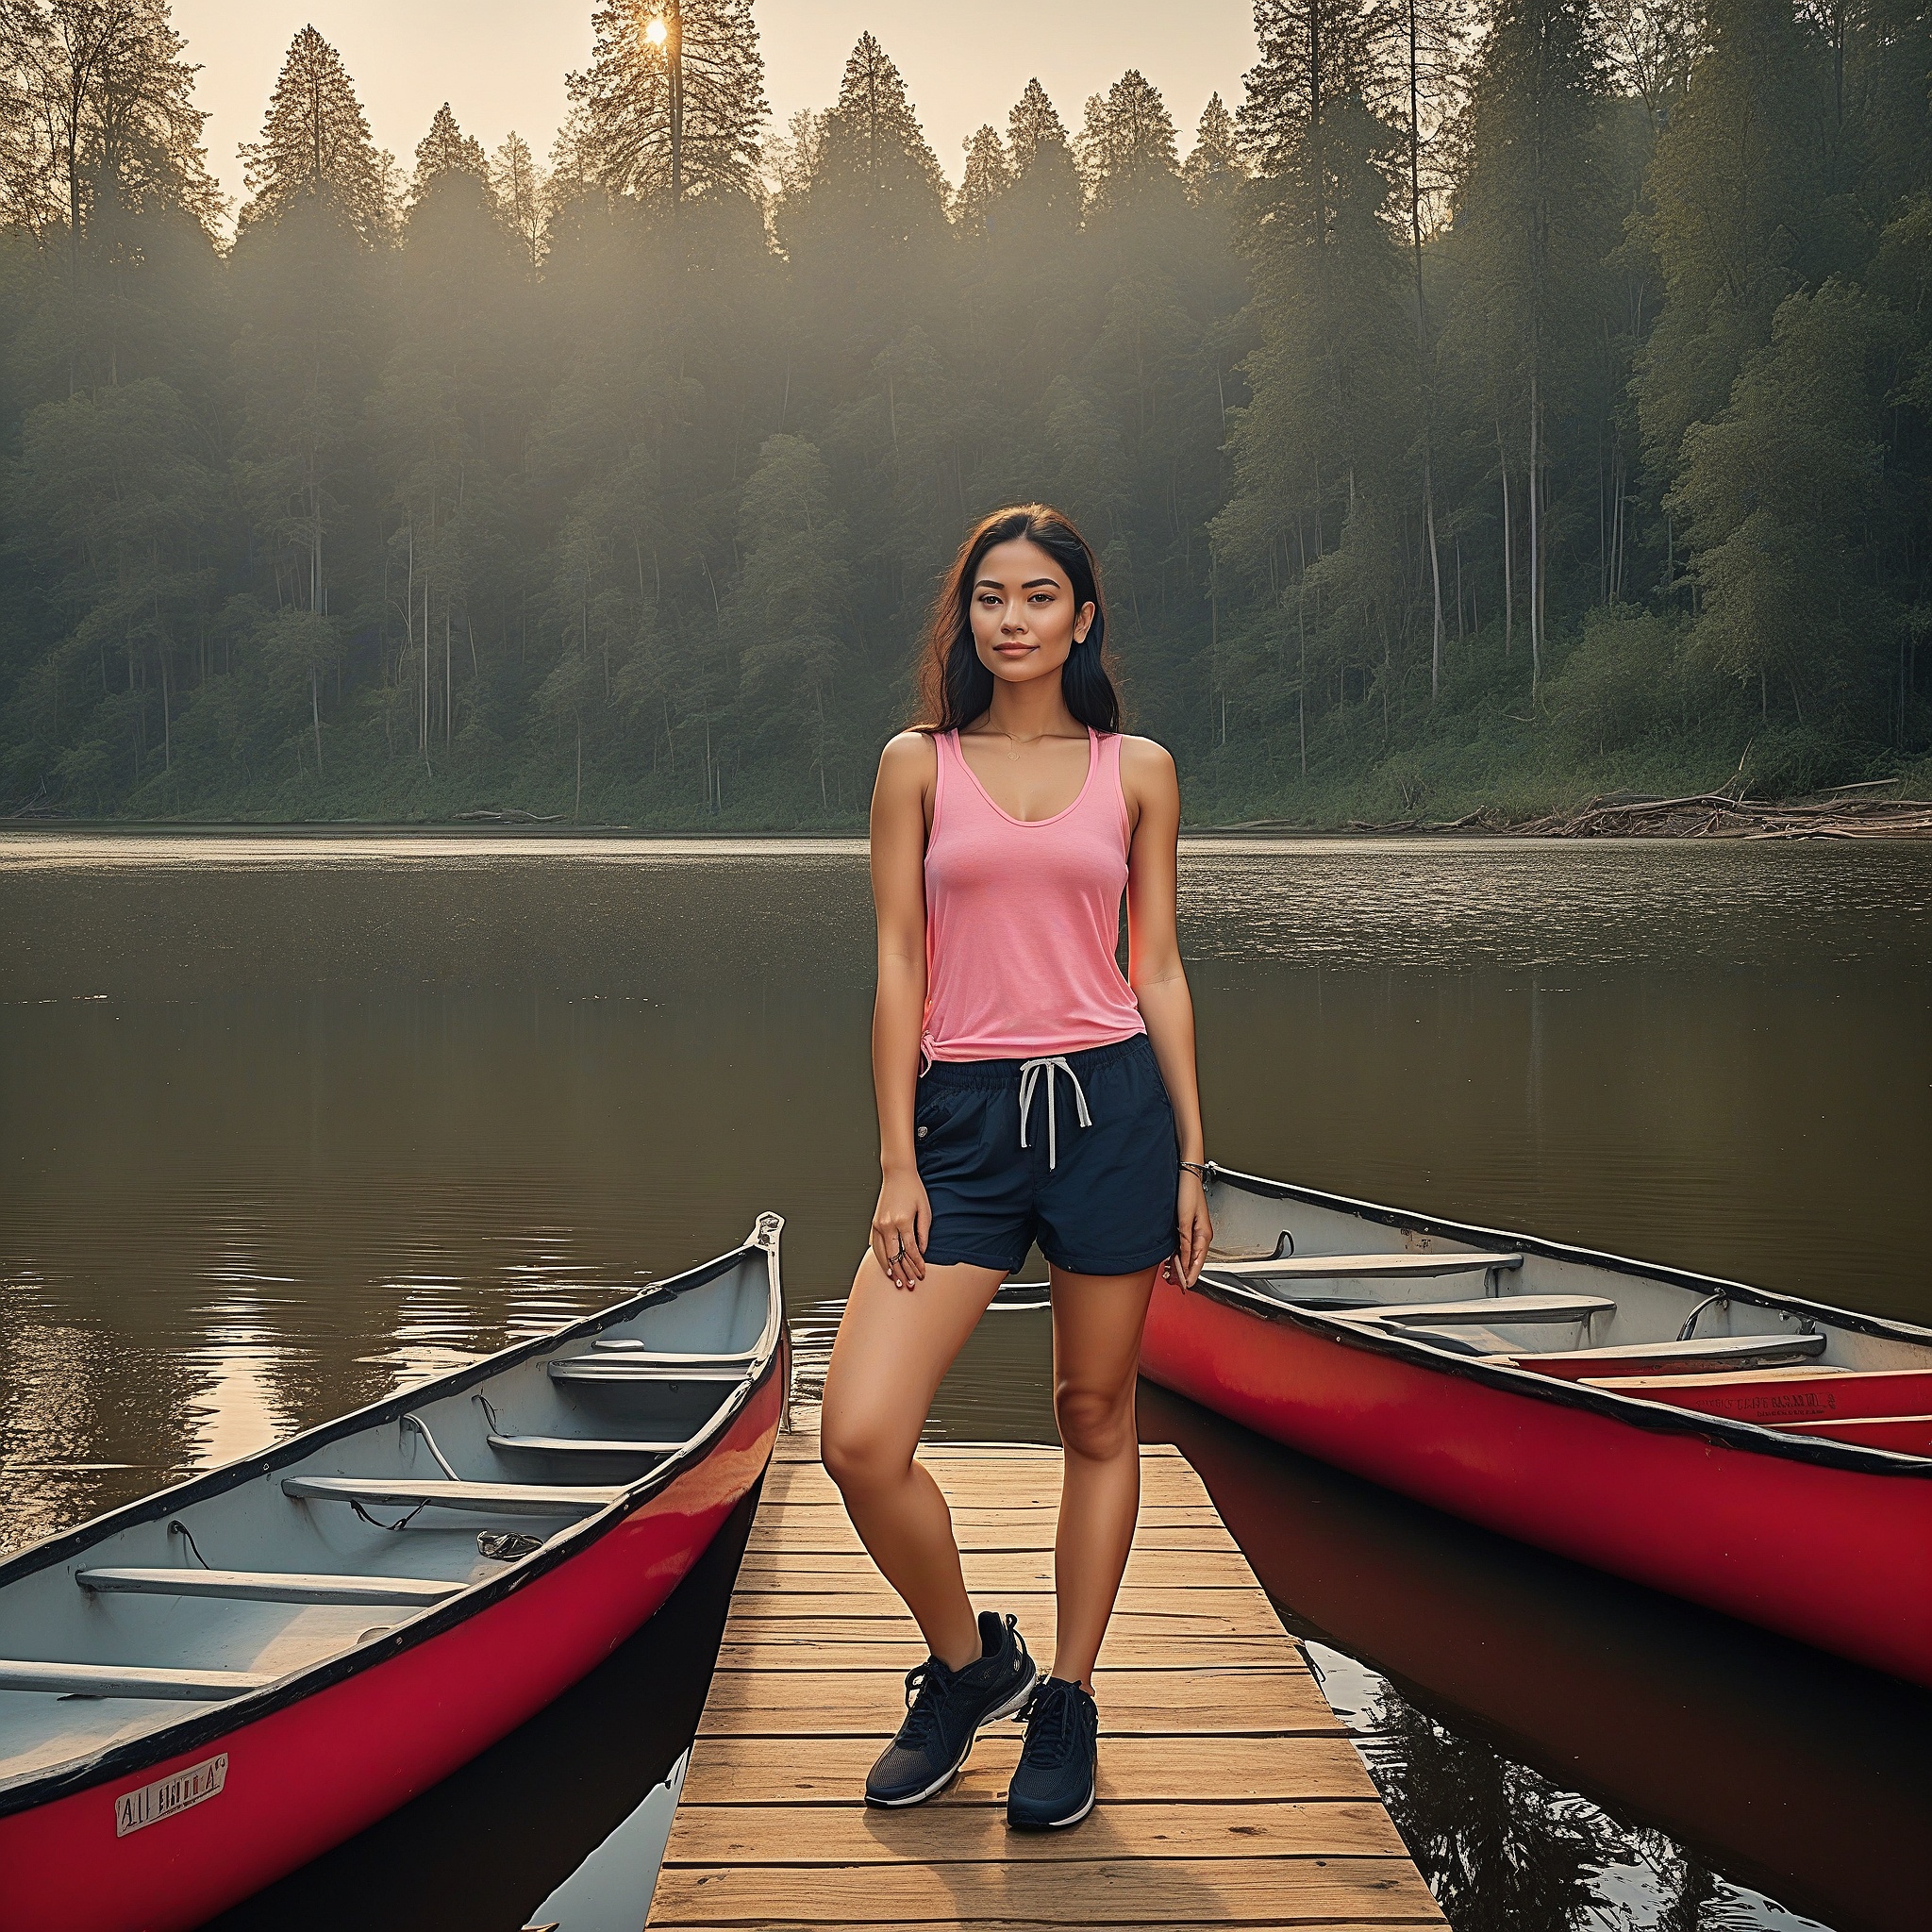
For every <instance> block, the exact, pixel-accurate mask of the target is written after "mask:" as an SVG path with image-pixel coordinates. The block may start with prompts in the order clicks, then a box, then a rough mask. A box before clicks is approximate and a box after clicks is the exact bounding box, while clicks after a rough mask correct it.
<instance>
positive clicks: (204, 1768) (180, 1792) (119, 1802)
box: [114, 1751, 228, 1838]
mask: <svg viewBox="0 0 1932 1932" xmlns="http://www.w3.org/2000/svg"><path fill="white" fill-rule="evenodd" d="M227 1782H228V1754H227V1753H226V1752H225V1751H224V1752H223V1753H222V1755H221V1756H220V1757H205V1758H203V1759H202V1761H201V1762H200V1763H199V1764H191V1765H190V1766H189V1767H188V1769H187V1770H186V1771H177V1772H175V1774H174V1775H173V1776H171V1777H162V1778H157V1779H156V1780H155V1781H154V1783H153V1784H151V1785H142V1788H141V1789H140V1790H138V1791H123V1792H122V1793H121V1795H120V1796H119V1797H118V1798H116V1799H115V1800H114V1836H115V1837H116V1838H125V1837H126V1836H127V1834H128V1833H129V1832H130V1831H140V1830H142V1827H143V1826H146V1825H150V1824H159V1823H160V1822H161V1820H162V1819H164V1818H172V1817H174V1815H175V1812H177V1811H186V1810H187V1809H189V1807H191V1806H194V1805H199V1804H200V1803H202V1801H203V1800H204V1799H207V1798H212V1797H214V1796H215V1795H216V1794H217V1793H218V1792H219V1791H220V1790H221V1789H222V1787H223V1786H224V1785H225V1784H226V1783H227Z"/></svg>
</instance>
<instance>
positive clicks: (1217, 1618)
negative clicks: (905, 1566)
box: [735, 1579, 1288, 1649]
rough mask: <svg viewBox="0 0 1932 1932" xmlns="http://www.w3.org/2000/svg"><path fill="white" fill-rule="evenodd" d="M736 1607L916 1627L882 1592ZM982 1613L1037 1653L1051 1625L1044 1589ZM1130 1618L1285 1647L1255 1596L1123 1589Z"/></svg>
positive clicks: (823, 1620)
mask: <svg viewBox="0 0 1932 1932" xmlns="http://www.w3.org/2000/svg"><path fill="white" fill-rule="evenodd" d="M855 1580H856V1579H855ZM735 1607H736V1609H737V1610H740V1611H745V1612H750V1613H755V1614H756V1615H758V1616H759V1617H762V1618H782V1619H785V1620H787V1621H796V1622H811V1623H813V1624H833V1623H838V1622H842V1621H844V1620H846V1619H853V1620H858V1619H861V1618H863V1619H868V1620H873V1619H876V1620H881V1621H883V1622H885V1623H889V1624H898V1625H899V1626H901V1627H903V1628H904V1629H907V1630H912V1629H915V1628H916V1627H917V1626H916V1625H915V1624H913V1622H912V1619H911V1618H910V1617H908V1615H907V1614H906V1610H905V1607H904V1606H903V1605H902V1604H901V1603H900V1601H899V1599H898V1598H897V1597H895V1596H894V1595H892V1593H891V1591H888V1590H886V1589H885V1588H884V1587H883V1586H880V1587H879V1588H878V1589H875V1590H864V1589H858V1590H853V1591H826V1592H824V1593H821V1592H818V1591H793V1592H790V1593H788V1592H786V1591H768V1590H758V1591H744V1592H743V1593H742V1594H741V1595H740V1596H739V1597H738V1598H737V1600H736V1606H735ZM987 1607H989V1608H993V1607H997V1608H1002V1609H1007V1610H1010V1611H1012V1612H1013V1613H1014V1614H1015V1615H1017V1616H1018V1617H1019V1619H1020V1628H1021V1631H1022V1633H1023V1634H1024V1636H1025V1638H1026V1641H1027V1643H1028V1644H1029V1645H1032V1646H1033V1647H1034V1648H1035V1649H1039V1648H1040V1647H1041V1644H1043V1642H1044V1641H1045V1639H1044V1632H1045V1630H1046V1629H1047V1628H1048V1627H1050V1624H1051V1620H1052V1615H1053V1592H1052V1591H1050V1590H1044V1589H1041V1590H1034V1591H1008V1592H1007V1594H1006V1596H1005V1597H1004V1598H1003V1599H1002V1601H1001V1602H1000V1604H998V1605H997V1606H993V1605H989V1606H987ZM1132 1616H1144V1617H1151V1618H1160V1619H1164V1620H1165V1621H1166V1622H1167V1623H1168V1624H1173V1625H1174V1626H1176V1627H1187V1628H1191V1629H1194V1630H1197V1631H1204V1632H1214V1631H1223V1632H1225V1633H1226V1634H1227V1635H1228V1636H1230V1637H1269V1636H1276V1635H1280V1636H1281V1641H1283V1642H1284V1643H1285V1642H1286V1641H1288V1639H1287V1637H1286V1635H1285V1634H1282V1631H1281V1619H1280V1618H1279V1617H1277V1616H1276V1615H1275V1614H1274V1606H1273V1605H1272V1604H1270V1603H1269V1601H1268V1599H1267V1597H1266V1596H1264V1595H1263V1594H1262V1593H1261V1591H1258V1590H1141V1589H1137V1588H1132V1587H1128V1588H1124V1589H1123V1590H1122V1591H1121V1593H1120V1598H1119V1601H1118V1602H1117V1603H1116V1604H1115V1606H1114V1617H1115V1620H1116V1622H1118V1621H1119V1619H1121V1618H1122V1617H1132ZM1036 1634H1038V1635H1039V1636H1040V1639H1041V1641H1040V1643H1036V1642H1035V1636H1036Z"/></svg>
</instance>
